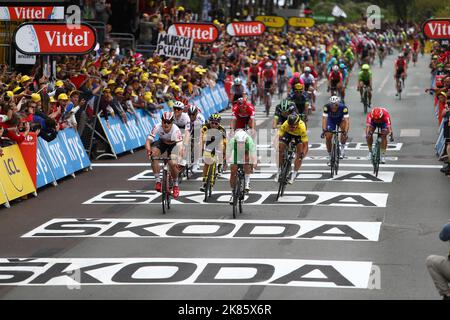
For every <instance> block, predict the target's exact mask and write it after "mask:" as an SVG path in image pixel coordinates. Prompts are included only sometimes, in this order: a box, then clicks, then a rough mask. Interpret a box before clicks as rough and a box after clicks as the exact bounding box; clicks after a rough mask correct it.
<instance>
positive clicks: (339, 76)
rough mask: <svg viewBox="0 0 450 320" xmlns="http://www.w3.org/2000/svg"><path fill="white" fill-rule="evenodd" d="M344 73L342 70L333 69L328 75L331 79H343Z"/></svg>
mask: <svg viewBox="0 0 450 320" xmlns="http://www.w3.org/2000/svg"><path fill="white" fill-rule="evenodd" d="M342 79H343V77H342V73H341V72H340V71H338V72H336V71H331V72H330V75H329V76H328V80H329V81H342Z"/></svg>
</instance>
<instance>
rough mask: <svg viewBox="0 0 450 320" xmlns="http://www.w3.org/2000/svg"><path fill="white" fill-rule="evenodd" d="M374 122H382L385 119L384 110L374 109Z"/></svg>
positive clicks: (372, 113)
mask: <svg viewBox="0 0 450 320" xmlns="http://www.w3.org/2000/svg"><path fill="white" fill-rule="evenodd" d="M370 115H371V116H372V119H373V120H380V119H381V118H383V110H381V108H374V109H373V110H372V112H371V113H370Z"/></svg>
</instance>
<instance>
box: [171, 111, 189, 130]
mask: <svg viewBox="0 0 450 320" xmlns="http://www.w3.org/2000/svg"><path fill="white" fill-rule="evenodd" d="M174 123H175V124H176V125H177V126H178V128H180V129H185V130H189V129H190V127H191V119H190V118H189V116H188V114H187V113H186V112H182V113H181V115H180V117H179V118H178V119H177V117H175V122H174Z"/></svg>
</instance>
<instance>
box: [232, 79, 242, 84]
mask: <svg viewBox="0 0 450 320" xmlns="http://www.w3.org/2000/svg"><path fill="white" fill-rule="evenodd" d="M241 83H242V80H241V78H235V79H234V84H235V85H240V84H241Z"/></svg>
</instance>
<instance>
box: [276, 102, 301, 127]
mask: <svg viewBox="0 0 450 320" xmlns="http://www.w3.org/2000/svg"><path fill="white" fill-rule="evenodd" d="M295 110H296V106H295V103H294V102H292V101H291V100H289V99H284V100H282V101H281V103H280V104H278V105H277V106H276V107H275V114H274V117H273V123H272V129H276V128H278V127H280V126H281V125H282V124H283V123H284V122H285V121H286V120H287V118H288V116H289V115H290V114H292V113H294V112H295Z"/></svg>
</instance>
